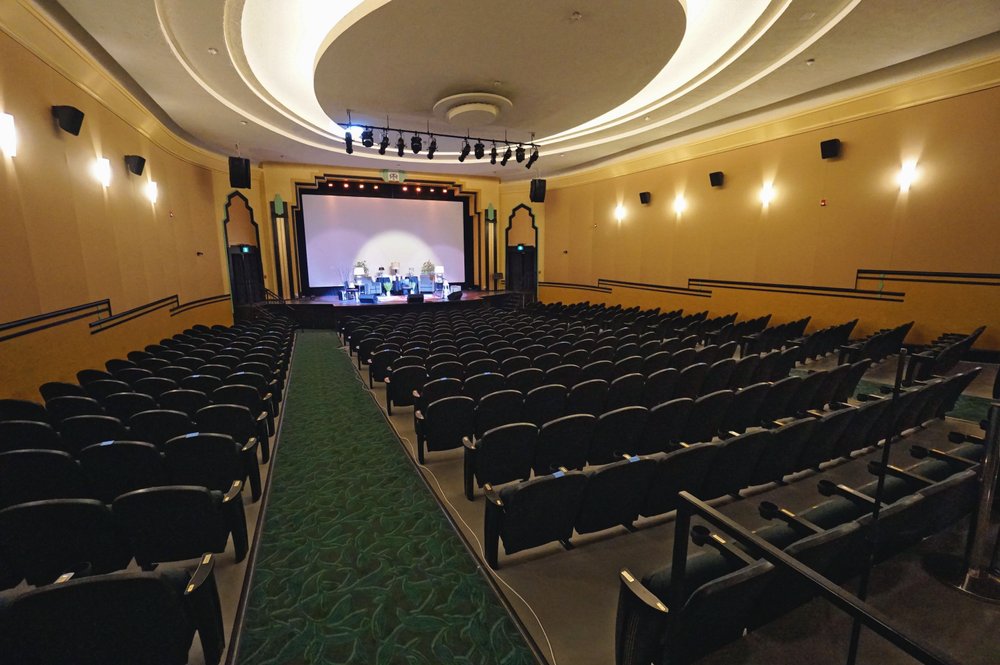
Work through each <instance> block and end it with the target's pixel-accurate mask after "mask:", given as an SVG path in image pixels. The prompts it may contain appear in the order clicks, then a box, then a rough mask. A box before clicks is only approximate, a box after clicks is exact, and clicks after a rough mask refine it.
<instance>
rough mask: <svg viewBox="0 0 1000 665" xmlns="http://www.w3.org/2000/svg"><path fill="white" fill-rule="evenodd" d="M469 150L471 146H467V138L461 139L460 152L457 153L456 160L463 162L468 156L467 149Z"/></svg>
mask: <svg viewBox="0 0 1000 665" xmlns="http://www.w3.org/2000/svg"><path fill="white" fill-rule="evenodd" d="M470 150H472V148H470V147H469V142H468V140H464V141H462V152H461V153H459V155H458V161H460V162H464V161H465V158H466V157H468V156H469V151H470Z"/></svg>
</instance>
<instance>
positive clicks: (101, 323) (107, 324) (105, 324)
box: [87, 294, 178, 335]
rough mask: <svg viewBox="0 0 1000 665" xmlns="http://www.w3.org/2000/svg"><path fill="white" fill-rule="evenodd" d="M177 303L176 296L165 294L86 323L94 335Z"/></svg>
mask: <svg viewBox="0 0 1000 665" xmlns="http://www.w3.org/2000/svg"><path fill="white" fill-rule="evenodd" d="M177 303H178V301H177V296H176V294H175V295H172V296H167V297H166V298H160V299H159V300H154V301H152V302H148V303H146V304H145V305H139V306H138V307H133V308H132V309H127V310H125V311H124V312H119V313H118V314H112V315H111V316H109V317H108V318H106V319H98V320H97V321H91V322H90V323H88V324H87V325H89V326H90V329H91V330H90V334H91V335H94V334H97V333H99V332H101V331H103V330H107V329H109V328H114V327H115V326H120V325H121V324H123V323H127V322H128V321H131V320H133V319H137V318H139V317H140V316H145V315H146V314H149V313H150V312H155V311H156V310H158V309H163V308H164V307H171V306H176V305H177Z"/></svg>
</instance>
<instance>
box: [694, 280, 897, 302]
mask: <svg viewBox="0 0 1000 665" xmlns="http://www.w3.org/2000/svg"><path fill="white" fill-rule="evenodd" d="M688 286H702V287H708V288H710V289H732V290H737V291H760V292H764V293H788V294H793V295H800V296H819V297H827V298H851V299H855V300H881V301H883V302H903V299H904V297H905V296H906V294H905V293H903V292H902V291H884V290H881V289H879V290H875V289H859V288H845V287H839V286H812V285H808V284H784V283H781V282H744V281H738V280H725V279H701V278H697V277H692V278H689V279H688Z"/></svg>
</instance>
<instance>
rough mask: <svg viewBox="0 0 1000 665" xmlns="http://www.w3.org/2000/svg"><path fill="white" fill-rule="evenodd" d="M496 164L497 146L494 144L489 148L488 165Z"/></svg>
mask: <svg viewBox="0 0 1000 665" xmlns="http://www.w3.org/2000/svg"><path fill="white" fill-rule="evenodd" d="M496 163H497V144H496V143H494V144H493V147H492V148H490V164H496Z"/></svg>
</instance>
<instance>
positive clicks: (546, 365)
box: [531, 351, 562, 371]
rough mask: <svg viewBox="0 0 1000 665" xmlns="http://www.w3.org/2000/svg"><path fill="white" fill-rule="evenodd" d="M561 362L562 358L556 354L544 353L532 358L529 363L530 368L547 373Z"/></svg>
mask: <svg viewBox="0 0 1000 665" xmlns="http://www.w3.org/2000/svg"><path fill="white" fill-rule="evenodd" d="M561 362H562V357H561V356H560V355H559V354H558V353H552V352H551V351H546V352H545V353H540V354H538V355H537V356H535V357H534V359H533V360H532V361H531V366H532V367H537V368H538V369H540V370H542V371H548V370H550V369H552V368H553V367H555V366H557V365H559V364H560V363H561Z"/></svg>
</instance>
